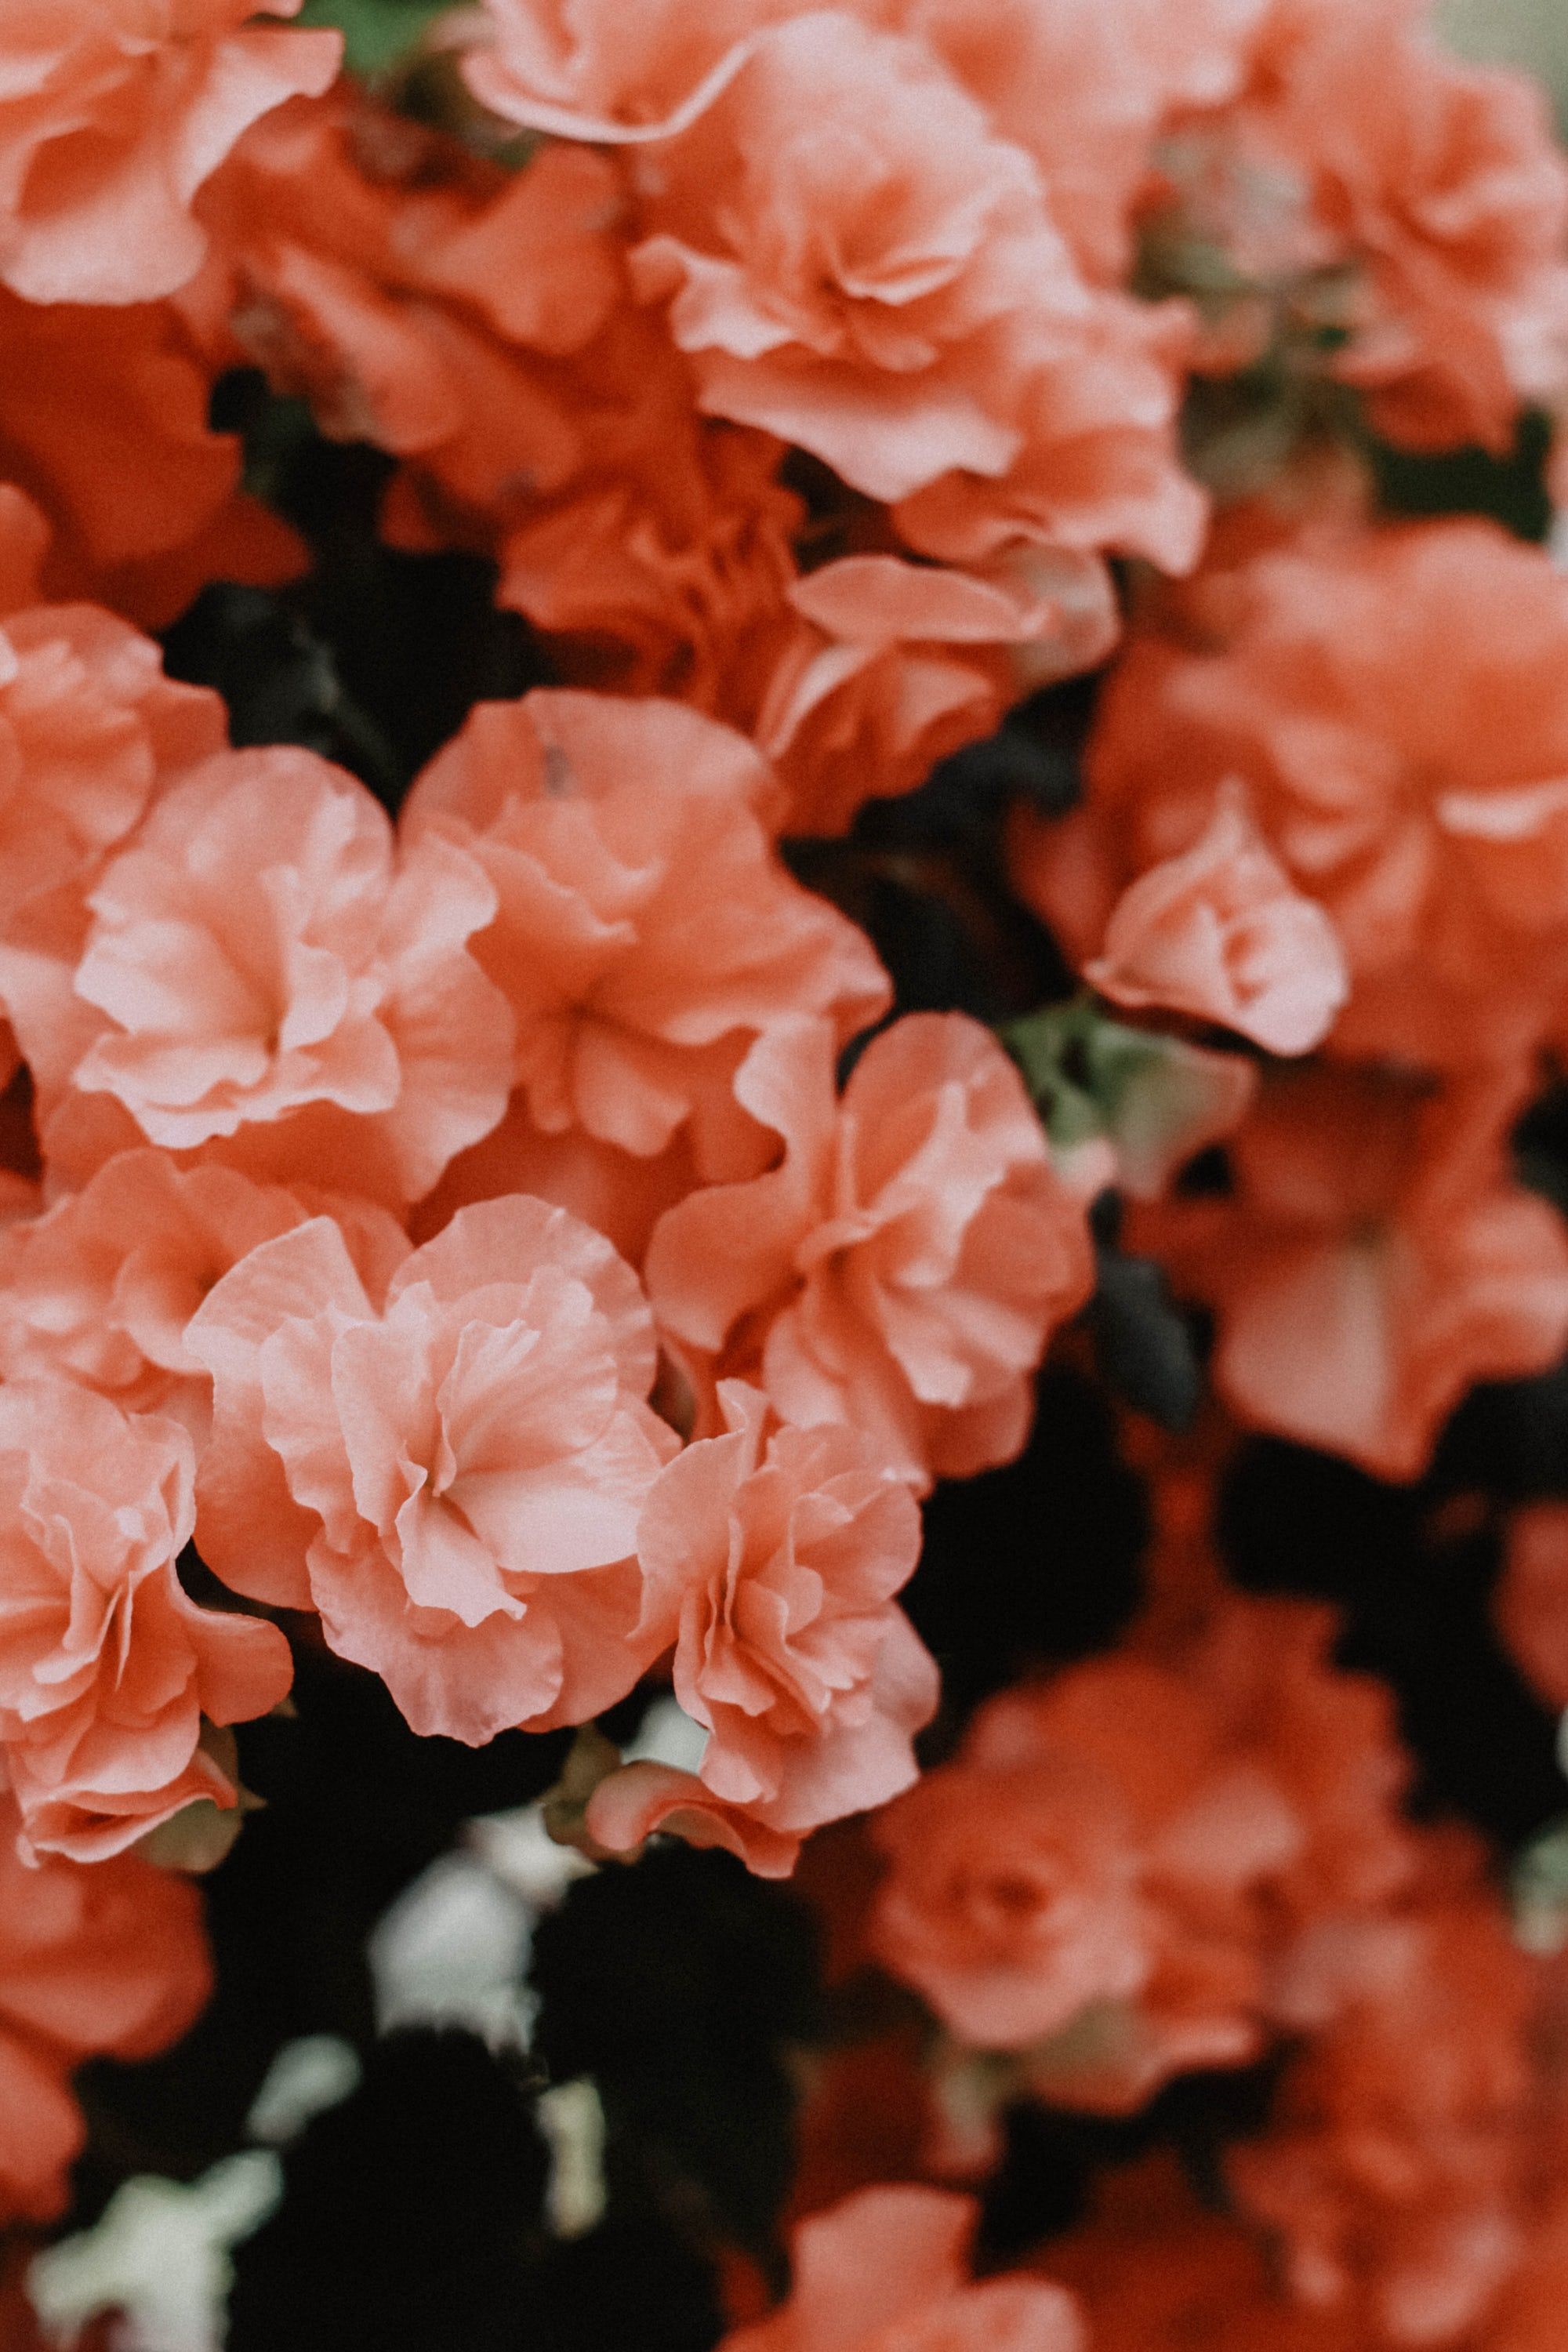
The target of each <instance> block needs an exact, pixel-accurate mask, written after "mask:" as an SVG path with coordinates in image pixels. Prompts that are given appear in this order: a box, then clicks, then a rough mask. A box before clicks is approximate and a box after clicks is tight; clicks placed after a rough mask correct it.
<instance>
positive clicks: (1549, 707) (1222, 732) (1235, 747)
mask: <svg viewBox="0 0 1568 2352" xmlns="http://www.w3.org/2000/svg"><path fill="white" fill-rule="evenodd" d="M1088 767H1089V793H1088V797H1087V799H1086V802H1085V803H1084V805H1083V806H1082V807H1081V808H1080V809H1079V810H1077V811H1075V812H1074V813H1073V814H1071V815H1070V816H1068V818H1066V819H1065V820H1064V821H1063V822H1062V823H1061V824H1058V825H1055V826H1051V825H1047V824H1041V823H1039V822H1037V821H1035V822H1030V821H1021V822H1020V824H1019V826H1018V831H1017V835H1016V841H1015V857H1014V876H1015V881H1016V887H1018V888H1019V890H1020V891H1021V893H1022V895H1023V896H1024V897H1025V898H1026V899H1027V901H1028V902H1029V904H1030V905H1031V906H1033V907H1035V908H1037V910H1038V911H1039V912H1040V913H1041V914H1043V915H1044V916H1045V917H1046V919H1047V920H1048V921H1050V922H1052V923H1053V924H1054V925H1055V926H1056V927H1057V928H1058V931H1059V933H1060V935H1061V936H1062V937H1063V939H1064V941H1065V943H1066V945H1067V946H1068V950H1069V951H1070V952H1071V953H1072V954H1074V956H1075V957H1084V956H1087V955H1089V953H1091V952H1092V951H1093V950H1094V949H1095V947H1096V946H1097V945H1098V944H1099V940H1100V937H1101V935H1102V929H1103V925H1104V923H1105V921H1106V919H1107V918H1108V916H1109V914H1110V908H1111V907H1112V905H1113V904H1114V902H1115V900H1116V898H1117V897H1118V896H1119V895H1120V893H1121V890H1122V889H1123V888H1124V887H1126V885H1127V883H1128V882H1129V881H1131V880H1132V879H1134V878H1135V877H1137V876H1139V875H1141V874H1142V873H1144V872H1145V871H1146V870H1147V869H1148V867H1149V866H1153V865H1158V864H1161V863H1163V861H1165V860H1166V859H1169V858H1171V857H1176V856H1182V855H1183V854H1184V853H1185V852H1187V851H1188V850H1190V849H1191V848H1192V847H1193V845H1194V843H1196V842H1197V841H1198V840H1199V839H1200V837H1201V836H1202V835H1203V834H1204V833H1205V829H1206V828H1207V826H1208V825H1209V824H1210V823H1211V821H1212V819H1213V816H1214V813H1215V805H1216V803H1217V801H1218V800H1219V798H1220V795H1221V793H1222V790H1223V788H1224V787H1225V785H1226V780H1227V779H1228V778H1230V777H1238V778H1239V779H1240V780H1241V781H1242V782H1243V783H1244V784H1245V785H1246V787H1247V793H1248V797H1249V800H1250V804H1251V809H1252V814H1253V815H1254V817H1255V819H1256V820H1257V823H1258V827H1259V829H1260V831H1261V832H1262V834H1263V836H1264V838H1265V840H1266V841H1267V843H1268V847H1269V849H1270V850H1271V851H1272V853H1273V854H1274V856H1276V857H1277V858H1278V859H1279V863H1280V864H1281V865H1282V866H1283V867H1284V868H1285V871H1286V873H1287V874H1288V875H1289V878H1290V880H1291V882H1292V883H1293V884H1294V886H1295V887H1296V888H1297V889H1299V890H1301V891H1304V892H1306V893H1307V894H1308V895H1309V896H1310V897H1311V898H1316V899H1317V901H1318V902H1319V904H1320V905H1321V907H1322V908H1324V910H1325V912H1326V913H1327V914H1328V915H1329V916H1330V917H1331V919H1332V922H1333V925H1334V928H1335V929H1336V930H1337V931H1338V933H1339V936H1340V940H1341V942H1342V946H1343V949H1344V951H1345V956H1346V959H1347V961H1348V963H1349V967H1350V974H1351V984H1352V993H1351V998H1350V1002H1349V1003H1348V1005H1347V1006H1346V1008H1345V1011H1344V1013H1342V1016H1341V1019H1340V1021H1339V1023H1338V1024H1337V1026H1336V1029H1335V1031H1334V1042H1335V1044H1336V1045H1342V1046H1343V1047H1344V1049H1345V1050H1346V1051H1348V1052H1353V1053H1358V1054H1359V1053H1365V1054H1374V1055H1393V1056H1394V1057H1397V1058H1399V1059H1402V1060H1411V1061H1415V1062H1417V1063H1425V1064H1427V1065H1428V1066H1437V1067H1443V1066H1450V1065H1452V1064H1454V1063H1455V1062H1458V1061H1463V1060H1467V1059H1477V1058H1483V1057H1484V1058H1486V1059H1489V1060H1501V1059H1505V1058H1506V1057H1507V1056H1508V1055H1509V1054H1510V1052H1513V1051H1516V1050H1520V1049H1522V1048H1524V1047H1527V1046H1529V1045H1531V1043H1532V1042H1534V1041H1535V1040H1537V1039H1538V1038H1540V1037H1541V1036H1542V1034H1544V1033H1545V1031H1546V1030H1547V1029H1548V1027H1549V1026H1550V1024H1551V1023H1552V1020H1553V1018H1554V1016H1555V1010H1556V1005H1557V1003H1558V1002H1559V1001H1560V999H1561V996H1562V993H1563V990H1564V988H1565V987H1568V582H1565V581H1564V580H1563V578H1562V576H1561V575H1560V574H1559V573H1558V572H1555V571H1554V570H1553V569H1552V564H1551V563H1550V562H1549V560H1548V559H1547V557H1546V556H1545V554H1544V553H1543V552H1542V551H1539V550H1537V549H1534V548H1529V547H1525V546H1522V545H1521V544H1520V542H1519V541H1517V540H1515V539H1512V538H1510V537H1509V536H1508V535H1507V534H1506V533H1505V532H1503V531H1502V530H1500V529H1499V528H1498V527H1497V526H1496V525H1495V524H1492V523H1489V522H1483V521H1479V520H1470V519H1458V518H1455V519H1452V520H1444V521H1441V522H1432V523H1423V524H1415V525H1405V526H1398V527H1387V528H1384V529H1374V530H1359V531H1356V530H1348V531H1347V530H1339V529H1338V528H1330V529H1325V530H1319V531H1313V532H1309V533H1305V534H1303V535H1302V536H1301V537H1300V539H1299V540H1298V541H1295V542H1293V543H1289V542H1288V543H1286V544H1284V545H1275V546H1267V547H1265V549H1264V550H1263V551H1262V552H1260V553H1258V554H1257V555H1255V556H1253V557H1252V558H1250V560H1245V561H1243V562H1240V563H1239V564H1237V565H1234V566H1231V567H1228V568H1221V569H1216V570H1215V572H1213V573H1212V574H1211V575H1210V576H1209V577H1208V578H1207V579H1206V580H1205V581H1204V582H1203V583H1200V584H1199V585H1198V586H1197V587H1195V588H1194V589H1189V590H1186V591H1184V592H1182V594H1181V596H1180V598H1179V600H1178V602H1177V606H1176V608H1175V609H1174V610H1173V611H1172V613H1171V614H1170V617H1169V621H1168V624H1167V625H1163V626H1160V627H1154V628H1149V629H1145V630H1144V631H1142V633H1141V634H1140V635H1138V636H1137V637H1135V638H1134V639H1133V640H1132V641H1131V644H1130V645H1129V646H1128V648H1127V650H1126V651H1125V653H1124V654H1123V656H1122V657H1121V661H1120V662H1119V664H1118V665H1117V667H1115V669H1114V670H1113V671H1112V673H1111V677H1110V683H1109V686H1108V688H1107V690H1106V693H1105V695H1104V697H1103V698H1102V701H1101V704H1100V711H1099V714H1098V718H1097V722H1096V727H1095V731H1094V734H1093V737H1092V739H1091V742H1090V746H1089V762H1088Z"/></svg>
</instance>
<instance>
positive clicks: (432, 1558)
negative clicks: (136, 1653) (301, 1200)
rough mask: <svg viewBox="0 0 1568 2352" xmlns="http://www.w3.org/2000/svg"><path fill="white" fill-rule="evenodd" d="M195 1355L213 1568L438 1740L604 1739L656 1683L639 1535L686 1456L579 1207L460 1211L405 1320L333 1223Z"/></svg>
mask: <svg viewBox="0 0 1568 2352" xmlns="http://www.w3.org/2000/svg"><path fill="white" fill-rule="evenodd" d="M185 1345H186V1347H187V1348H188V1349H189V1350H190V1352H191V1353H192V1354H193V1355H194V1356H195V1357H196V1358H197V1359H198V1360H199V1361H201V1362H202V1363H204V1364H205V1365H206V1366H207V1367H208V1369H209V1370H211V1372H212V1374H213V1377H214V1421H213V1433H212V1437H211V1440H210V1442H209V1444H208V1445H207V1447H206V1450H205V1454H204V1456H203V1459H202V1463H201V1466H200V1470H199V1473H198V1477H197V1504H198V1511H197V1527H196V1540H197V1542H198V1544H199V1546H200V1548H201V1551H202V1556H203V1558H204V1559H206V1560H207V1561H208V1563H209V1565H210V1566H211V1567H212V1568H214V1569H215V1570H216V1572H217V1574H218V1575H220V1576H221V1577H222V1578H223V1579H224V1580H225V1581H226V1583H228V1584H230V1585H232V1586H233V1587H234V1589H235V1590H236V1591H239V1592H245V1593H248V1594H249V1595H250V1596H251V1597H252V1598H253V1599H256V1600H259V1601H271V1602H274V1603H277V1604H280V1605H282V1606H284V1607H288V1608H295V1609H315V1610H317V1611H319V1612H320V1614H321V1623H322V1628H323V1631H324V1633H325V1634H326V1637H327V1640H328V1642H329V1643H330V1644H331V1647H332V1648H333V1649H335V1650H336V1651H337V1652H338V1653H339V1654H340V1655H342V1656H344V1657H348V1658H353V1659H354V1660H355V1661H356V1662H357V1663H358V1664H362V1665H368V1666H371V1667H374V1670H375V1671H376V1672H377V1673H378V1674H380V1675H382V1676H383V1678H384V1681H385V1682H386V1684H387V1685H388V1686H389V1688H390V1689H391V1691H392V1694H393V1696H394V1697H395V1699H396V1701H397V1703H398V1705H399V1706H401V1707H402V1709H403V1711H404V1713H405V1716H406V1717H407V1718H408V1720H409V1722H410V1723H411V1724H412V1725H413V1726H414V1727H415V1729H416V1731H422V1732H443V1733H446V1734H447V1735H448V1736H449V1737H451V1738H458V1739H463V1740H467V1741H468V1743H469V1744H470V1745H472V1746H478V1745H479V1744H480V1743H481V1742H483V1741H484V1740H487V1739H490V1738H494V1736H495V1734H496V1733H497V1732H499V1731H503V1730H505V1729H507V1728H508V1727H509V1726H511V1725H517V1724H525V1723H526V1724H528V1725H530V1726H531V1727H535V1728H542V1727H546V1726H549V1725H552V1724H561V1723H577V1722H582V1721H584V1719H585V1718H586V1717H589V1716H592V1715H595V1714H596V1713H598V1712H599V1710H600V1709H601V1708H603V1707H605V1706H609V1705H610V1704H611V1703H612V1702H613V1701H614V1700H615V1699H617V1698H619V1697H622V1696H624V1695H625V1693H626V1691H628V1690H629V1689H630V1688H631V1686H632V1685H633V1684H634V1683H635V1682H636V1680H637V1676H638V1675H639V1674H640V1673H641V1672H642V1671H643V1670H644V1668H645V1667H646V1666H647V1665H648V1664H651V1662H652V1659H653V1657H654V1655H655V1654H656V1652H657V1649H658V1643H659V1638H660V1635H659V1631H658V1629H657V1628H655V1629H653V1630H652V1631H651V1632H645V1631H644V1629H643V1628H642V1626H641V1624H640V1619H641V1608H642V1579H641V1576H640V1574H639V1571H638V1569H637V1559H636V1552H637V1515H638V1513H639V1511H640V1509H641V1507H642V1505H643V1503H644V1502H645V1501H646V1499H647V1495H648V1492H649V1489H650V1488H651V1486H652V1485H653V1482H654V1480H655V1478H656V1477H657V1475H658V1471H659V1469H660V1467H661V1466H662V1465H663V1464H664V1462H665V1461H667V1460H668V1457H669V1455H670V1454H671V1453H672V1452H673V1451H674V1450H675V1445H676V1440H675V1438H674V1436H673V1434H672V1433H671V1432H670V1431H669V1430H668V1428H667V1426H666V1425H665V1423H663V1422H661V1421H659V1420H658V1419H657V1418H656V1417H655V1415H654V1414H653V1413H652V1412H650V1411H649V1410H648V1408H647V1404H646V1403H645V1402H644V1399H645V1398H646V1396H647V1391H648V1390H649V1388H650V1387H651V1385H652V1381H653V1375H654V1339H653V1327H652V1320H651V1318H650V1317H649V1314H648V1310H647V1303H646V1301H645V1300H644V1298H643V1296H642V1293H641V1290H640V1289H639V1287H638V1285H637V1278H636V1276H634V1275H633V1274H632V1272H631V1270H630V1268H629V1267H628V1266H627V1265H626V1264H625V1263H624V1261H623V1260H622V1259H620V1258H619V1257H617V1256H616V1253H615V1251H614V1250H613V1249H612V1248H611V1247H610V1244H608V1242H606V1241H605V1240H604V1238H603V1237H602V1236H601V1235H600V1234H595V1233H594V1232H593V1231H591V1230H590V1228H589V1227H587V1226H586V1225H584V1224H581V1223H579V1222H578V1221H577V1220H576V1219H575V1218H574V1217H572V1216H570V1215H569V1214H568V1213H566V1212H565V1211H564V1210H563V1209H552V1208H550V1207H547V1206H546V1204H545V1203H544V1202H542V1201H537V1200H531V1199H528V1198H523V1197H521V1196H515V1197H510V1198H507V1199H502V1200H498V1201H492V1202H487V1203H485V1204H483V1205H482V1206H477V1207H474V1208H468V1209H464V1210H461V1211H459V1212H458V1214H457V1215H456V1216H455V1217H454V1218H453V1219H452V1221H451V1223H450V1224H449V1225H448V1226H447V1228H446V1229H445V1231H444V1232H443V1233H441V1234H438V1235H437V1238H436V1239H435V1240H434V1241H431V1242H427V1243H426V1244H425V1245H424V1246H423V1247H422V1248H420V1249H417V1250H416V1251H414V1252H413V1254H412V1255H410V1256H408V1257H406V1258H405V1260H404V1262H403V1264H402V1265H400V1266H399V1267H398V1268H397V1269H396V1271H395V1273H394V1274H393V1276H392V1277H391V1280H390V1282H389V1283H388V1284H387V1286H386V1292H385V1297H384V1301H383V1300H381V1299H379V1298H375V1299H373V1298H372V1297H371V1296H370V1295H369V1294H368V1292H367V1290H366V1287H365V1285H364V1283H363V1281H362V1279H361V1277H360V1275H359V1274H358V1272H357V1271H356V1270H355V1267H354V1265H353V1260H352V1259H351V1257H350V1255H349V1253H348V1250H347V1248H346V1247H345V1245H344V1243H343V1239H342V1234H341V1233H340V1231H339V1229H338V1227H337V1225H336V1224H335V1223H332V1222H331V1219H329V1218H325V1217H319V1218H314V1219H312V1220H311V1222H310V1223H308V1224H304V1225H300V1226H297V1227H296V1228H295V1229H294V1230H293V1231H292V1232H289V1233H287V1234H282V1235H280V1236H279V1238H278V1239H276V1240H274V1241H269V1242H264V1243H263V1244H261V1245H260V1247H259V1248H258V1249H255V1250H253V1251H251V1253H250V1254H249V1255H248V1256H247V1257H245V1258H242V1259H241V1260H240V1262H239V1264H238V1265H237V1266H235V1267H234V1268H233V1269H232V1271H231V1272H230V1273H228V1274H226V1276H224V1278H223V1280H222V1281H221V1282H219V1283H218V1284H217V1285H216V1286H215V1287H214V1289H213V1290H212V1291H211V1292H210V1293H209V1294H208V1296H207V1298H206V1300H205V1303H204V1305H203V1306H202V1307H201V1308H200V1309H199V1311H198V1312H197V1313H196V1315H195V1317H193V1318H192V1320H191V1322H190V1323H189V1324H188V1326H187V1327H186V1330H185Z"/></svg>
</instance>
